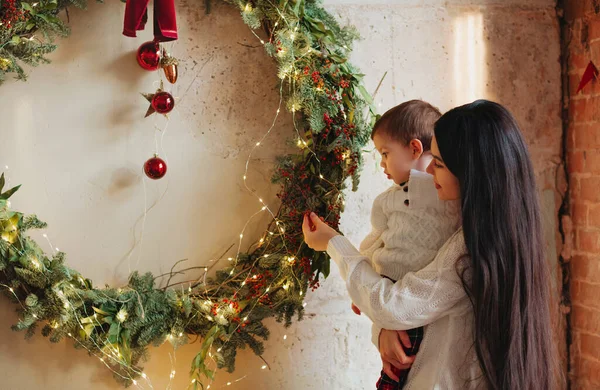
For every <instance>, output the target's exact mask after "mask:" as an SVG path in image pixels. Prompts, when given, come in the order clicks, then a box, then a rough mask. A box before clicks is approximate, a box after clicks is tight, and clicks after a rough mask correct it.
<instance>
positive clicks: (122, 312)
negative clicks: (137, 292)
mask: <svg viewBox="0 0 600 390" xmlns="http://www.w3.org/2000/svg"><path fill="white" fill-rule="evenodd" d="M117 320H118V321H119V322H125V320H127V310H125V308H122V309H121V310H119V312H118V313H117Z"/></svg>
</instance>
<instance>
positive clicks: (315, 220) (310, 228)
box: [302, 213, 340, 251]
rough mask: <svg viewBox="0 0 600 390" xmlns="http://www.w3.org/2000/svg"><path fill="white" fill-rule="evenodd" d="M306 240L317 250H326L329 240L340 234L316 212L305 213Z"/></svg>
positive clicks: (303, 226)
mask: <svg viewBox="0 0 600 390" xmlns="http://www.w3.org/2000/svg"><path fill="white" fill-rule="evenodd" d="M302 232H303V233H304V242H306V245H308V246H309V247H310V248H312V249H314V250H316V251H326V250H327V245H328V244H329V240H331V239H332V238H333V237H335V236H339V235H340V234H339V233H338V232H336V231H335V230H334V229H333V228H331V227H330V226H329V225H327V224H326V223H325V222H323V221H322V220H321V219H320V218H319V217H318V216H317V214H315V213H310V215H304V223H303V224H302Z"/></svg>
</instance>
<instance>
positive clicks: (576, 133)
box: [569, 103, 600, 149]
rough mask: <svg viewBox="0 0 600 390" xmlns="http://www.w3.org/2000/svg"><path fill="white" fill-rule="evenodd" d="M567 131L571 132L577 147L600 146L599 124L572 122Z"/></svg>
mask: <svg viewBox="0 0 600 390" xmlns="http://www.w3.org/2000/svg"><path fill="white" fill-rule="evenodd" d="M584 104H585V103H584ZM569 115H571V114H569ZM569 131H570V132H572V134H573V138H574V143H575V147H576V148H577V149H594V148H600V124H597V123H591V124H573V125H572V126H570V128H569Z"/></svg>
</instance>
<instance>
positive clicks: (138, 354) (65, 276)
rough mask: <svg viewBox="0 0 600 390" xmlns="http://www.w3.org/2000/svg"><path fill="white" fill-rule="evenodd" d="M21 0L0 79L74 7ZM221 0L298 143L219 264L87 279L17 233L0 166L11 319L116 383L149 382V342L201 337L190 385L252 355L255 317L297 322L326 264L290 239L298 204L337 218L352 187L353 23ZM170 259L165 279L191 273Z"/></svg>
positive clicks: (61, 1) (13, 13) (360, 92)
mask: <svg viewBox="0 0 600 390" xmlns="http://www.w3.org/2000/svg"><path fill="white" fill-rule="evenodd" d="M32 1H36V2H25V1H19V0H2V2H1V3H0V4H1V6H0V21H1V23H2V24H1V25H0V79H2V78H4V76H5V75H6V74H7V73H15V74H16V76H17V77H18V78H20V79H25V76H26V74H25V72H24V70H23V68H22V67H21V65H20V64H22V63H26V64H32V65H35V64H38V63H40V62H47V59H46V58H45V56H44V55H45V54H47V53H48V52H50V51H52V50H54V49H55V45H54V44H53V43H52V38H53V36H55V35H57V34H59V35H64V34H67V33H68V29H67V27H66V26H65V24H64V23H63V22H62V21H61V19H59V17H58V14H59V12H60V11H61V10H64V9H66V8H67V7H69V6H82V5H84V4H81V3H80V2H77V1H73V0H32ZM227 2H228V3H230V4H232V5H234V6H236V7H239V9H240V12H241V15H242V18H243V20H244V21H245V23H246V24H248V25H249V27H250V28H251V29H252V31H253V33H254V35H255V36H256V38H257V40H258V41H259V42H261V44H262V45H263V46H264V48H265V50H266V52H267V54H268V55H269V56H271V57H272V58H274V59H275V61H277V64H278V76H279V79H280V80H281V88H282V90H283V91H284V97H285V99H286V101H287V109H288V111H289V112H290V113H291V115H293V116H294V118H295V119H294V123H295V125H294V129H293V136H294V137H295V142H296V143H297V145H298V153H296V154H290V155H286V156H282V157H280V158H279V159H278V162H277V165H276V167H275V173H274V175H273V178H272V181H273V183H275V184H279V185H280V186H281V189H280V191H279V193H278V197H279V199H280V201H281V205H280V207H279V209H278V210H274V211H273V212H272V215H273V220H272V222H271V224H270V225H269V227H268V229H267V230H266V231H265V233H264V234H263V235H262V237H260V238H259V239H258V240H257V241H256V242H255V243H253V244H252V245H251V246H250V247H248V248H247V250H245V251H238V252H239V253H238V255H237V256H236V258H232V259H231V261H230V262H229V263H228V267H226V268H224V269H221V270H219V271H217V272H216V275H215V276H214V277H212V278H206V277H200V278H198V279H197V280H195V281H194V282H192V283H191V284H186V286H185V289H183V288H182V285H178V286H176V285H175V286H174V285H171V284H169V283H167V286H166V287H164V288H157V286H156V283H155V282H156V279H157V277H155V276H154V275H152V274H150V273H146V274H140V273H138V272H134V273H132V274H131V275H130V276H129V281H128V283H127V285H125V286H121V287H120V288H113V287H108V286H107V287H105V288H102V287H100V288H99V287H98V286H95V285H94V284H93V282H92V281H91V280H90V279H88V278H86V277H85V276H84V275H82V274H81V273H80V272H78V271H76V270H73V269H71V268H69V267H68V265H67V264H66V262H65V254H64V253H62V252H58V253H55V254H51V255H50V254H46V253H44V251H43V250H42V249H41V248H40V246H39V245H38V244H37V243H36V242H35V241H34V240H32V239H31V238H30V237H29V236H28V235H27V231H28V230H29V229H39V228H45V227H46V224H45V223H43V222H41V221H40V220H38V218H37V217H36V216H34V215H31V216H26V215H24V214H22V213H19V212H16V211H13V210H11V206H10V202H9V198H10V197H11V196H12V195H13V194H14V193H15V192H16V191H17V189H18V187H15V188H12V189H9V190H7V191H6V192H2V191H3V189H4V187H5V180H4V175H2V177H1V178H0V289H1V290H2V291H4V292H5V293H6V295H7V296H8V297H9V298H10V299H11V300H12V301H13V302H15V303H16V305H17V310H18V312H19V321H18V323H17V324H16V325H14V327H13V328H14V330H17V331H25V332H26V336H27V337H30V336H32V335H33V334H34V332H35V331H36V329H38V327H41V333H42V334H43V335H44V336H46V337H48V338H49V339H50V341H51V342H58V341H60V340H62V339H64V338H69V339H71V340H73V344H74V346H75V347H76V348H83V349H85V350H87V352H88V353H89V354H90V355H92V356H95V357H96V358H98V359H100V360H101V361H102V363H103V364H104V365H106V367H108V368H109V369H110V370H111V371H112V372H113V373H114V376H115V378H117V380H119V381H121V382H122V383H123V384H124V385H126V386H128V385H131V384H138V383H139V382H140V381H144V380H149V379H148V378H147V376H146V374H145V373H144V372H143V368H142V366H141V364H142V363H143V361H144V359H145V358H146V356H147V350H148V347H149V346H151V345H154V346H157V345H160V344H162V343H164V342H170V343H172V344H173V345H174V346H175V347H177V346H179V345H182V344H185V343H188V342H189V341H190V340H193V339H198V340H201V342H200V345H199V351H198V353H197V355H196V357H195V359H194V360H193V361H192V369H191V374H190V375H191V378H190V380H191V382H190V383H191V385H193V386H194V387H200V386H201V387H202V388H204V384H205V383H207V381H208V382H209V381H212V378H213V375H214V371H215V370H216V368H222V367H225V368H227V370H229V371H233V369H234V363H235V357H236V353H237V351H238V349H239V348H245V347H246V346H248V347H250V348H251V349H252V350H253V351H254V353H256V354H257V355H259V356H260V355H261V354H262V353H263V349H264V347H263V341H264V340H266V339H267V337H268V335H269V331H268V329H267V328H266V327H265V325H264V324H263V320H264V319H266V318H269V317H274V318H276V319H277V320H278V321H280V322H283V323H284V324H285V326H289V325H290V324H291V323H292V320H293V318H297V319H298V320H301V319H302V316H303V313H304V308H303V299H304V297H305V295H306V292H307V291H308V290H309V289H314V288H317V287H318V286H319V280H320V278H321V276H325V277H326V276H327V275H328V273H329V258H328V257H327V255H326V254H324V253H317V252H314V251H312V250H311V249H309V248H308V247H307V246H306V245H305V244H304V243H303V239H302V231H301V222H302V218H303V215H304V213H305V212H307V211H309V210H310V211H315V212H317V213H318V214H319V215H323V216H324V218H325V220H326V221H327V222H328V223H329V224H330V225H331V226H333V227H334V228H338V224H339V218H340V213H341V212H342V210H343V208H344V194H343V190H344V189H345V188H346V187H347V186H352V188H353V190H355V189H356V186H357V185H358V177H359V171H360V168H361V164H362V160H361V150H362V147H363V146H364V145H365V144H366V143H367V141H368V139H369V135H370V129H371V127H372V120H373V119H374V115H373V112H374V110H373V108H372V100H371V97H370V96H369V94H368V93H367V92H366V91H365V89H364V87H363V86H362V81H361V79H362V75H361V74H359V73H358V72H357V70H356V69H355V68H354V67H353V66H352V65H351V64H350V63H349V62H348V55H349V53H350V46H351V43H352V41H353V40H354V39H356V38H357V34H356V32H355V31H354V30H353V29H352V28H347V27H345V28H342V27H340V26H339V25H338V23H337V22H336V20H335V19H334V17H333V16H332V15H330V14H329V13H328V12H327V11H325V10H324V9H323V8H322V7H321V5H320V4H319V2H318V1H316V0H251V1H239V0H229V1H227ZM37 37H39V38H37ZM244 180H245V178H244ZM265 208H266V205H265V206H264V207H263V210H264V209H265ZM240 242H241V240H240ZM177 265H178V264H175V265H174V266H173V269H172V271H173V272H171V273H170V274H169V275H168V277H169V278H170V277H172V276H173V275H174V274H175V273H179V272H183V271H188V272H193V271H198V270H196V269H194V268H198V267H191V269H187V270H177V269H176V267H177ZM204 275H206V274H204ZM215 367H216V368H215ZM140 384H141V383H140Z"/></svg>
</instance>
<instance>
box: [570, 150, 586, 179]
mask: <svg viewBox="0 0 600 390" xmlns="http://www.w3.org/2000/svg"><path fill="white" fill-rule="evenodd" d="M584 155H585V151H584V150H578V151H577V150H575V151H569V152H568V153H567V163H568V168H569V173H584V172H585V157H584Z"/></svg>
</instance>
